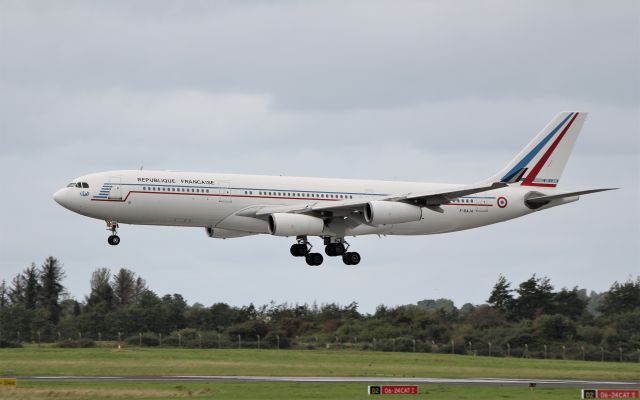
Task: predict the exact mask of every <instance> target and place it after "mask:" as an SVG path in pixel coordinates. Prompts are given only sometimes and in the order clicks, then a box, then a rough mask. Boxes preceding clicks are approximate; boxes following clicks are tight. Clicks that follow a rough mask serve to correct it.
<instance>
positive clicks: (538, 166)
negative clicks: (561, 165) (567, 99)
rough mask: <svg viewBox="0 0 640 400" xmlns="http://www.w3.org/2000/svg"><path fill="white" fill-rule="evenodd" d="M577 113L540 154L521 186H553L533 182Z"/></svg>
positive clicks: (576, 115)
mask: <svg viewBox="0 0 640 400" xmlns="http://www.w3.org/2000/svg"><path fill="white" fill-rule="evenodd" d="M578 114H580V113H576V114H575V115H574V116H573V118H571V121H569V123H568V124H567V126H565V127H564V129H563V130H562V133H560V135H559V136H558V138H557V139H556V140H555V141H554V142H553V144H552V145H551V147H549V149H548V150H547V152H546V153H544V155H543V156H542V158H541V159H540V161H538V163H537V164H536V166H535V167H533V169H532V170H531V172H530V173H529V175H527V177H526V178H525V180H524V182H522V186H543V187H555V185H553V186H547V185H548V184H545V183H535V182H534V180H535V179H536V176H538V173H539V172H540V170H542V167H544V164H545V163H546V162H547V160H548V159H549V157H551V155H552V154H553V152H554V150H555V149H556V147H558V145H559V144H560V141H561V140H562V138H563V137H564V135H565V133H567V131H568V130H569V128H570V127H571V124H573V121H575V120H576V118H577V117H578Z"/></svg>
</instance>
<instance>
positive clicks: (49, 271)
mask: <svg viewBox="0 0 640 400" xmlns="http://www.w3.org/2000/svg"><path fill="white" fill-rule="evenodd" d="M64 277H65V273H64V270H63V269H62V265H61V264H60V262H59V261H58V259H56V258H55V257H47V259H46V260H45V261H44V263H43V264H42V266H41V267H40V273H39V278H40V288H41V290H40V299H41V301H42V306H43V308H44V309H46V310H47V311H48V312H49V320H50V321H51V322H52V323H53V324H57V323H58V321H60V314H61V313H62V308H61V307H60V303H59V301H60V296H61V295H62V294H63V293H64V286H63V285H62V280H63V279H64Z"/></svg>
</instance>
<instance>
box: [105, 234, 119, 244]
mask: <svg viewBox="0 0 640 400" xmlns="http://www.w3.org/2000/svg"><path fill="white" fill-rule="evenodd" d="M107 242H108V243H109V244H110V245H112V246H117V245H119V244H120V236H118V235H111V236H109V238H108V239H107Z"/></svg>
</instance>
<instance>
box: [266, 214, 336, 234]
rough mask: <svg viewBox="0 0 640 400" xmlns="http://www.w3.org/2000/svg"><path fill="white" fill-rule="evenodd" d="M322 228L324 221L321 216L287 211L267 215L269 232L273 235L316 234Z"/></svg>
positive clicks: (320, 232)
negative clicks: (288, 212)
mask: <svg viewBox="0 0 640 400" xmlns="http://www.w3.org/2000/svg"><path fill="white" fill-rule="evenodd" d="M323 230H324V221H323V220H322V219H321V218H316V217H312V216H309V215H303V214H287V213H275V214H271V215H269V233H271V234H272V235H274V236H301V235H310V236H318V235H321V234H322V231H323Z"/></svg>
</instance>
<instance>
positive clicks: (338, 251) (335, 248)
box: [324, 243, 345, 257]
mask: <svg viewBox="0 0 640 400" xmlns="http://www.w3.org/2000/svg"><path fill="white" fill-rule="evenodd" d="M344 250H345V248H344V245H343V244H342V243H331V244H328V245H327V246H326V247H325V248H324V252H325V253H326V254H327V255H328V256H329V257H336V256H341V255H343V254H344Z"/></svg>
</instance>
